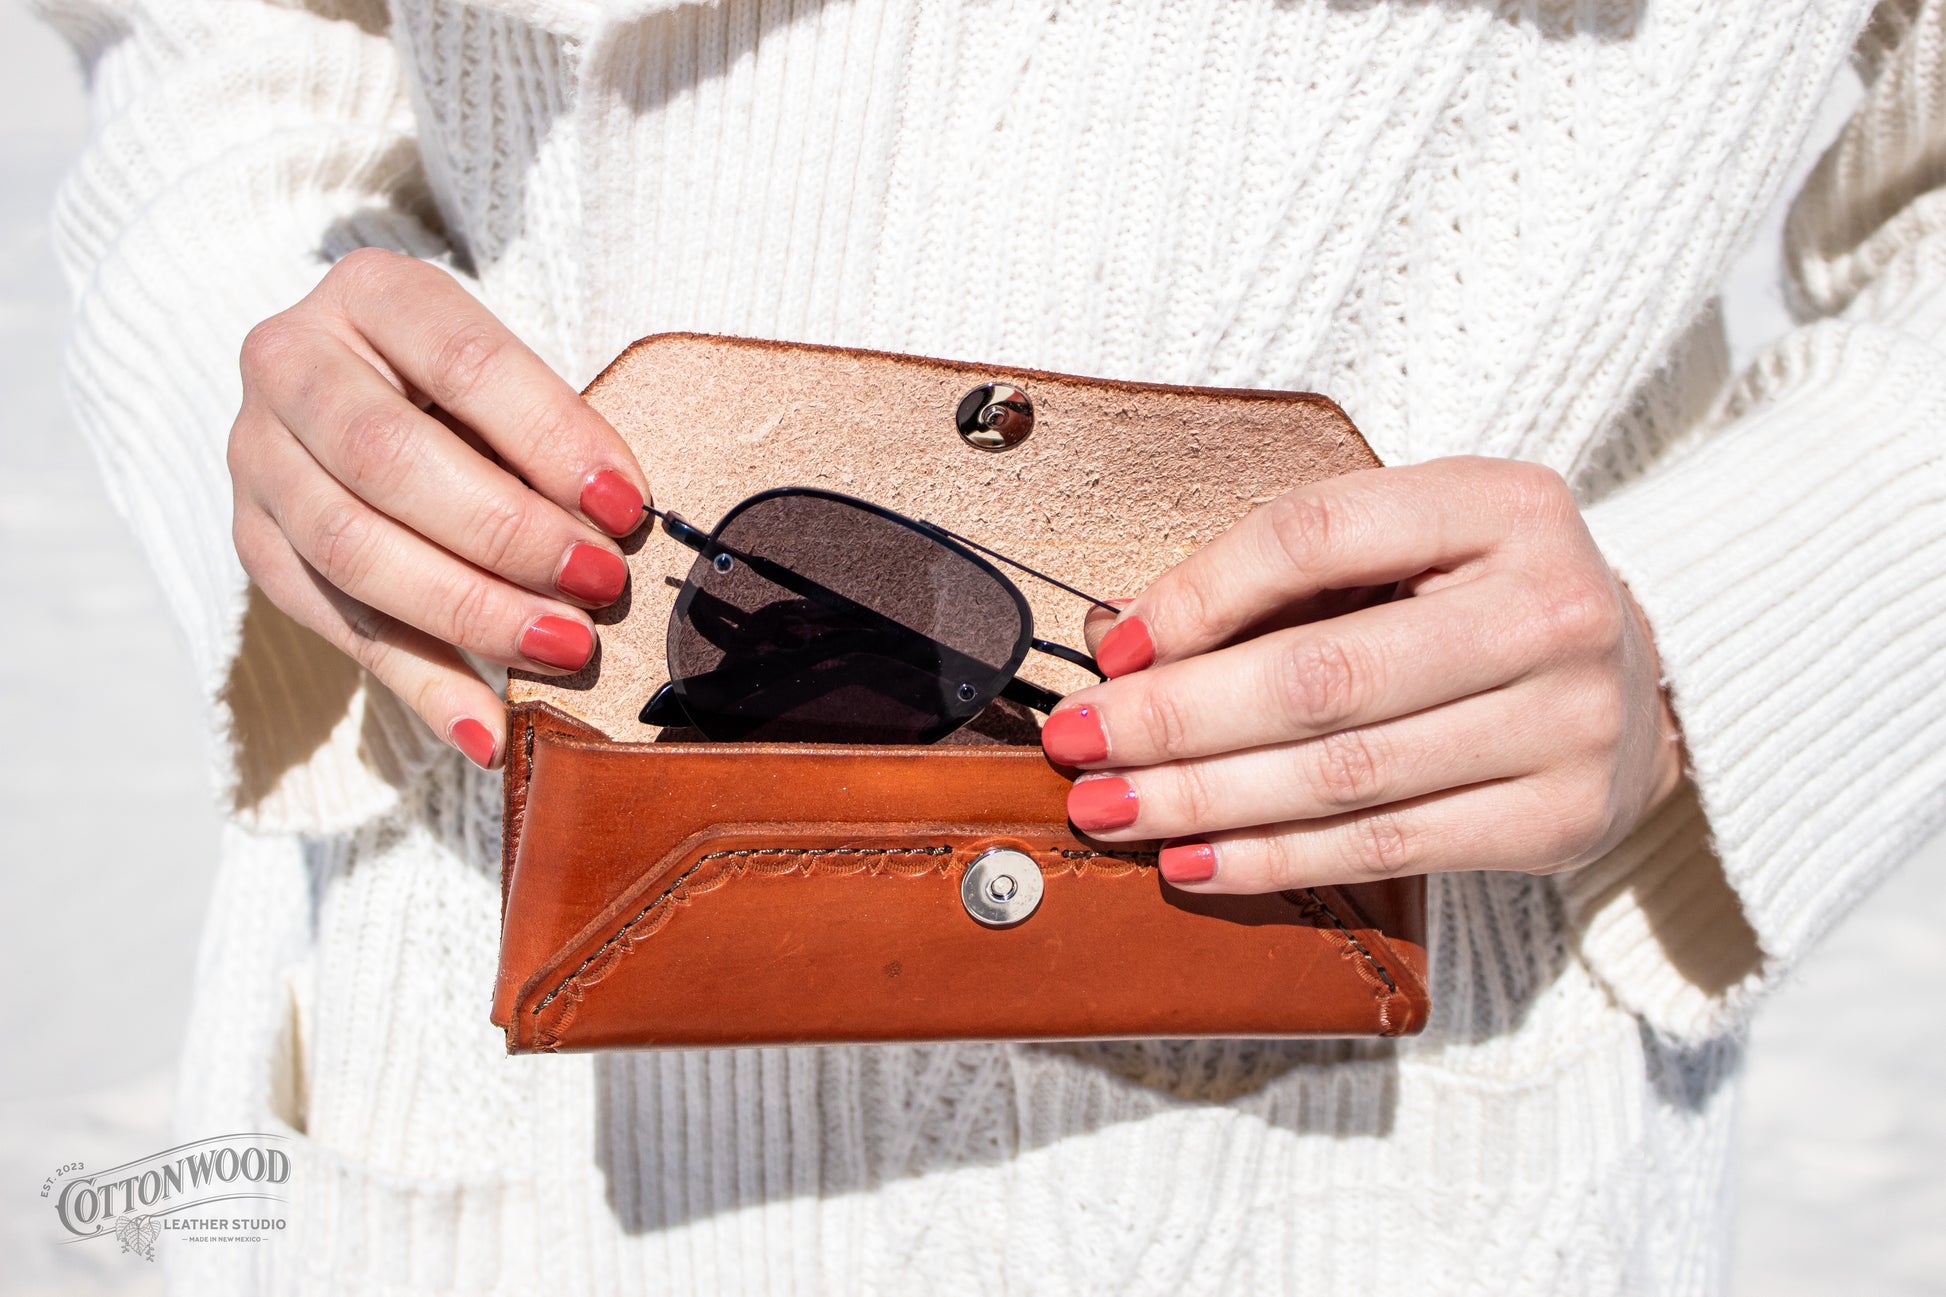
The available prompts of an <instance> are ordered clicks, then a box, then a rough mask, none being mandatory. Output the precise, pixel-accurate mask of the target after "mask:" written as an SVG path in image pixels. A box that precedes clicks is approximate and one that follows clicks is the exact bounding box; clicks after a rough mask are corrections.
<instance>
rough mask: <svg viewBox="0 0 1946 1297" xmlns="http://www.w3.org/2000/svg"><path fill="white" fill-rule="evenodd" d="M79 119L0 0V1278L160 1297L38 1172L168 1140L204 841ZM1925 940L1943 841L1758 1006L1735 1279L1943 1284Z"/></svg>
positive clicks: (1936, 1002) (1756, 304)
mask: <svg viewBox="0 0 1946 1297" xmlns="http://www.w3.org/2000/svg"><path fill="white" fill-rule="evenodd" d="M1855 98H1856V87H1855V86H1850V85H1846V86H1840V87H1838V88H1837V89H1836V90H1835V91H1834V93H1833V95H1832V99H1831V102H1829V103H1827V104H1826V105H1825V108H1824V112H1823V117H1822V120H1821V123H1820V126H1819V129H1818V132H1817V134H1816V136H1815V138H1814V139H1813V140H1812V143H1811V147H1810V149H1808V150H1807V154H1806V156H1805V157H1804V158H1803V159H1800V160H1799V164H1798V168H1797V173H1798V174H1800V175H1801V174H1802V172H1803V171H1804V169H1805V168H1807V167H1808V166H1809V164H1810V162H1811V161H1812V159H1813V158H1814V157H1815V154H1816V153H1817V152H1818V151H1819V150H1821V149H1822V148H1823V146H1824V144H1825V143H1826V142H1827V141H1828V140H1829V139H1830V137H1831V135H1832V134H1833V133H1835V131H1836V130H1837V128H1838V125H1839V124H1840V123H1841V122H1842V121H1843V120H1844V115H1845V113H1846V112H1847V111H1848V110H1849V107H1850V105H1851V103H1852V102H1853V101H1854V100H1855ZM86 130H87V117H86V105H85V102H84V98H83V91H82V86H81V81H80V77H79V75H78V73H77V71H76V69H75V66H74V63H73V61H72V59H71V58H70V56H69V54H68V51H67V48H66V47H65V46H64V45H63V44H62V43H61V42H60V41H59V40H58V39H57V38H56V37H55V36H54V35H53V34H52V33H51V32H49V31H48V30H46V29H45V28H43V27H41V26H40V25H39V24H37V23H36V22H35V21H34V20H33V19H32V18H31V17H29V16H28V15H27V13H26V12H25V11H24V9H23V8H22V7H21V6H20V4H19V0H0V608H4V610H5V615H6V618H7V621H8V631H7V633H6V634H4V635H0V715H3V716H5V717H6V718H7V722H8V725H7V740H6V742H5V743H4V744H3V745H0V843H4V853H0V870H4V873H3V874H0V878H3V879H4V887H5V892H4V897H5V899H4V902H0V986H4V987H6V988H8V990H9V992H10V994H8V995H6V996H4V997H0V1040H5V1041H6V1042H7V1047H6V1050H5V1052H4V1053H3V1054H0V1294H7V1295H10V1297H11V1295H14V1294H34V1295H35V1297H42V1295H47V1297H53V1295H54V1294H60V1295H61V1297H83V1295H86V1294H117V1295H124V1294H139V1293H150V1292H156V1291H159V1284H158V1281H157V1279H156V1277H155V1276H154V1274H153V1273H152V1271H153V1269H154V1267H153V1266H151V1265H149V1264H148V1263H146V1262H143V1261H141V1260H139V1259H138V1258H136V1257H133V1256H123V1255H119V1254H118V1253H116V1252H115V1250H114V1249H113V1248H110V1247H106V1246H103V1245H101V1244H94V1245H90V1246H85V1247H84V1246H66V1245H64V1244H63V1243H61V1241H60V1237H61V1235H60V1231H59V1227H58V1226H57V1225H56V1223H55V1221H54V1218H53V1213H52V1211H51V1209H50V1208H49V1205H48V1204H47V1203H46V1202H44V1201H43V1200H42V1199H41V1198H40V1196H39V1194H40V1184H41V1181H42V1180H43V1179H44V1178H45V1177H46V1176H47V1175H48V1173H49V1172H51V1171H53V1170H54V1169H55V1168H56V1167H57V1166H59V1165H61V1164H62V1163H64V1162H67V1161H71V1160H74V1159H85V1160H86V1161H88V1162H90V1163H91V1164H95V1165H112V1164H114V1163H116V1162H121V1161H126V1160H128V1159H130V1158H134V1157H138V1156H141V1155H143V1154H147V1153H150V1152H154V1151H157V1150H160V1149H162V1148H164V1147H166V1145H167V1143H168V1140H167V1139H166V1136H167V1134H168V1111H169V1100H170V1094H171V1091H172V1089H173V1087H174V1085H175V1084H176V1076H175V1061H176V1046H177V1038H178V1036H179V1035H180V1033H181V1030H182V1026H183V1023H184V1020H185V1017H186V1014H187V1006H188V996H189V982H190V974H191V971H192V968H193V966H194V960H195V950H196V942H197V939H198V935H199V932H200V929H201V925H202V911H203V905H204V902H205V900H206V899H207V896H208V890H209V882H210V877H211V873H212V866H213V858H214V853H215V848H216V831H217V820H216V815H215V812H214V810H213V809H212V806H211V802H210V795H209V786H208V780H207V776H206V773H205V771H206V762H205V752H204V749H203V746H202V744H203V730H204V722H203V720H202V718H201V716H200V714H199V707H198V704H197V700H196V695H195V687H194V681H193V679H192V677H191V674H190V670H189V664H188V661H187V659H186V657H185V654H184V651H183V648H182V645H181V644H180V642H179V641H178V640H177V638H176V634H175V630H174V628H173V626H172V625H171V624H170V622H169V621H168V618H167V617H166V615H165V614H164V611H163V607H162V602H161V599H160V597H159V595H158V594H157V591H156V588H155V584H154V579H153V577H152V576H151V574H150V573H149V571H148V569H147V568H146V567H145V566H144V565H143V563H142V561H141V559H140V558H139V557H138V555H137V552H136V550H135V548H134V545H133V543H132V541H131V540H130V538H129V536H128V534H127V531H126V529H125V527H124V525H123V523H122V521H121V519H120V518H118V517H117V516H116V515H115V513H114V512H113V510H112V509H111V508H110V507H109V504H108V500H107V498H106V496H105V494H104V493H103V491H102V488H101V485H100V484H99V482H98V481H97V479H96V478H95V476H94V471H93V465H92V464H91V462H90V460H89V456H88V452H87V449H86V448H85V447H84V446H83V445H82V444H81V442H80V440H79V439H78V437H77V435H76V433H75V430H74V426H73V424H72V422H71V420H70V419H69V417H68V415H67V412H66V410H65V408H64V406H63V403H62V396H61V387H60V350H61V339H62V336H63V334H64V332H65V329H66V298H67V294H66V290H65V287H64V286H63V284H62V283H61V279H60V276H59V274H58V273H57V271H56V270H55V268H54V265H53V263H52V257H51V253H50V251H49V248H48V243H47V212H48V208H49V205H50V204H51V202H52V200H53V196H54V191H55V188H56V186H57V185H58V183H59V181H60V178H61V175H62V172H63V171H64V169H65V168H66V167H67V166H68V164H69V163H70V161H71V160H72V158H73V155H74V153H75V151H76V150H77V149H78V148H79V147H80V145H81V142H82V140H83V139H84V138H85V135H86ZM1794 187H1795V184H1794V182H1793V185H1792V186H1791V188H1794ZM1786 192H1788V189H1787V191H1786ZM1781 220H1782V213H1781V211H1779V212H1777V213H1774V214H1773V218H1772V220H1771V221H1770V223H1769V225H1768V227H1767V228H1766V230H1765V231H1764V232H1763V233H1762V234H1761V235H1760V236H1759V238H1758V239H1757V241H1756V243H1755V245H1754V246H1753V247H1752V248H1751V249H1750V250H1749V251H1748V252H1747V253H1746V255H1745V257H1744V259H1743V261H1742V262H1741V263H1740V265H1739V266H1738V267H1737V269H1736V272H1735V273H1734V275H1733V276H1732V278H1731V281H1730V283H1729V285H1728V287H1727V292H1726V298H1725V303H1726V318H1727V320H1728V323H1729V326H1730V331H1731V342H1732V347H1733V350H1734V351H1735V352H1736V354H1737V355H1738V357H1739V358H1746V357H1748V356H1749V355H1750V354H1751V352H1752V351H1753V350H1754V349H1755V348H1756V347H1757V346H1759V345H1761V344H1762V343H1763V342H1764V341H1766V340H1767V339H1769V338H1771V337H1774V336H1776V335H1777V334H1778V333H1780V332H1781V331H1782V330H1783V329H1784V328H1786V327H1787V325H1788V323H1789V321H1788V317H1787V316H1786V314H1785V312H1784V308H1783V305H1782V300H1781V297H1780V293H1779V289H1778V266H1777V251H1776V249H1777V230H1778V227H1779V225H1780V224H1781ZM1941 436H1942V437H1946V429H1942V430H1941ZM1943 938H1946V841H1942V842H1935V843H1934V844H1933V845H1932V846H1931V847H1930V848H1928V849H1927V850H1925V851H1924V852H1922V853H1921V854H1920V856H1919V857H1918V858H1916V859H1914V860H1913V861H1911V862H1910V863H1909V864H1908V865H1907V866H1906V867H1905V868H1904V869H1903V870H1901V871H1900V872H1899V873H1898V874H1897V875H1896V876H1895V877H1894V878H1892V879H1891V880H1890V881H1889V882H1888V883H1887V884H1886V885H1885V886H1884V887H1883V888H1882V889H1881V890H1880V891H1879V892H1878V893H1877V894H1876V895H1874V896H1873V897H1872V898H1871V899H1870V900H1869V901H1868V902H1867V903H1866V904H1865V905H1864V906H1863V907H1862V908H1861V909H1860V910H1859V911H1858V912H1856V913H1855V914H1853V915H1852V916H1851V917H1850V918H1848V919H1847V920H1846V921H1845V923H1844V925H1843V926H1842V927H1841V928H1840V929H1839V930H1838V932H1837V933H1836V934H1835V935H1834V936H1833V937H1832V939H1831V940H1830V941H1829V942H1828V943H1827V944H1826V945H1825V947H1824V948H1823V949H1822V950H1821V951H1820V952H1819V954H1818V956H1817V958H1816V959H1814V960H1813V961H1812V962H1811V964H1810V965H1809V966H1808V967H1807V968H1805V969H1804V970H1803V972H1802V973H1801V975H1799V976H1798V977H1797V979H1796V980H1795V981H1794V982H1792V983H1791V984H1790V985H1788V986H1786V987H1784V988H1783V989H1782V990H1781V991H1780V992H1779V993H1778V995H1777V996H1776V998H1775V999H1774V1000H1773V1002H1772V1003H1771V1004H1770V1006H1769V1007H1768V1009H1767V1011H1766V1013H1765V1015H1764V1016H1763V1017H1762V1018H1761V1019H1760V1020H1759V1022H1758V1025H1757V1027H1756V1030H1755V1032H1754V1038H1753V1040H1752V1044H1751V1065H1750V1074H1749V1083H1748V1088H1747V1097H1746V1101H1745V1107H1744V1112H1743V1115H1742V1127H1741V1139H1742V1143H1743V1164H1742V1170H1741V1172H1740V1175H1739V1193H1740V1202H1741V1213H1742V1214H1741V1219H1740V1224H1739V1227H1738V1237H1737V1240H1736V1258H1737V1259H1736V1270H1735V1276H1736V1277H1735V1283H1734V1285H1733V1288H1734V1291H1735V1292H1736V1293H1738V1294H1740V1295H1741V1297H1796V1295H1797V1294H1807V1295H1808V1294H1829V1293H1840V1292H1842V1293H1847V1294H1861V1293H1887V1294H1898V1295H1899V1297H1906V1295H1908V1294H1924V1293H1946V939H1943ZM191 1083H193V1078H192V1079H191Z"/></svg>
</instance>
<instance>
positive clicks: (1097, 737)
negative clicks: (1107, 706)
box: [1041, 706, 1108, 766]
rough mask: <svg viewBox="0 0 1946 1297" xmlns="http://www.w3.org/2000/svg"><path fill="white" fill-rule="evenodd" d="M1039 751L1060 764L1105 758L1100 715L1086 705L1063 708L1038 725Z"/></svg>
mask: <svg viewBox="0 0 1946 1297" xmlns="http://www.w3.org/2000/svg"><path fill="white" fill-rule="evenodd" d="M1041 750H1042V751H1044V752H1046V753H1047V755H1048V756H1050V757H1052V758H1054V760H1056V761H1058V762H1060V763H1061V764H1062V765H1064V766H1085V765H1089V764H1091V763H1092V762H1096V761H1106V760H1107V759H1108V735H1107V733H1106V732H1105V731H1104V730H1103V729H1102V728H1101V716H1100V715H1099V714H1098V713H1097V712H1096V711H1095V709H1094V708H1092V707H1088V706H1081V707H1063V708H1061V709H1060V710H1059V711H1057V712H1055V713H1054V714H1053V715H1052V716H1049V717H1048V718H1047V723H1046V724H1045V725H1042V726H1041Z"/></svg>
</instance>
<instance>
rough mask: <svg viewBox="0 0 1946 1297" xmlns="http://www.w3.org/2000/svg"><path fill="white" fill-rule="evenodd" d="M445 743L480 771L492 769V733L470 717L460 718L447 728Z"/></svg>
mask: <svg viewBox="0 0 1946 1297" xmlns="http://www.w3.org/2000/svg"><path fill="white" fill-rule="evenodd" d="M446 741H447V742H449V743H451V744H452V745H453V746H454V747H456V748H458V749H459V750H460V751H461V752H464V753H465V754H466V759H467V760H468V761H471V762H472V763H473V764H474V765H476V766H478V767H479V768H480V769H482V770H491V769H493V749H494V742H493V731H492V730H490V729H488V728H487V727H486V726H484V725H482V724H480V722H478V721H476V720H474V719H473V718H472V717H471V716H462V717H460V718H459V719H458V720H456V721H454V722H453V723H452V724H451V725H449V726H447V728H446Z"/></svg>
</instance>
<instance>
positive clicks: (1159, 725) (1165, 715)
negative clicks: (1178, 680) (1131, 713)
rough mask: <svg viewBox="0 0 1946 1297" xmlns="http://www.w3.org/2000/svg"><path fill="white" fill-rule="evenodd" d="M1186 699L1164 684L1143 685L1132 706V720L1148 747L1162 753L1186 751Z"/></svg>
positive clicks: (1187, 728)
mask: <svg viewBox="0 0 1946 1297" xmlns="http://www.w3.org/2000/svg"><path fill="white" fill-rule="evenodd" d="M1187 708H1188V704H1187V700H1186V699H1185V698H1184V697H1183V696H1182V694H1181V693H1180V692H1179V691H1177V690H1175V689H1171V688H1169V687H1167V686H1161V687H1157V688H1151V689H1146V690H1144V691H1143V693H1142V697H1141V701H1140V702H1139V704H1138V705H1137V707H1136V712H1135V723H1136V728H1137V729H1138V731H1139V732H1140V733H1141V735H1142V737H1143V739H1144V740H1145V741H1146V742H1147V743H1148V744H1149V745H1150V747H1151V749H1152V750H1153V751H1156V752H1160V753H1164V754H1170V755H1175V754H1181V753H1184V752H1186V751H1187V747H1188V738H1189V716H1188V710H1187Z"/></svg>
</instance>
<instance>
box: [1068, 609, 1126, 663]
mask: <svg viewBox="0 0 1946 1297" xmlns="http://www.w3.org/2000/svg"><path fill="white" fill-rule="evenodd" d="M1108 602H1109V603H1112V604H1114V605H1115V606H1116V607H1117V608H1126V607H1128V606H1129V605H1130V604H1132V603H1134V602H1135V600H1133V599H1110V600H1109V601H1108ZM1118 615H1119V614H1117V613H1112V612H1109V611H1108V610H1107V609H1106V608H1090V609H1089V610H1088V617H1087V620H1086V621H1083V622H1082V623H1081V633H1082V634H1083V635H1085V636H1086V637H1087V639H1088V656H1089V657H1093V656H1094V655H1095V654H1096V653H1097V652H1099V651H1100V649H1101V641H1102V638H1103V637H1104V636H1105V635H1107V634H1108V632H1109V631H1110V630H1112V629H1113V628H1114V626H1115V618H1116V617H1117V616H1118Z"/></svg>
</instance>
